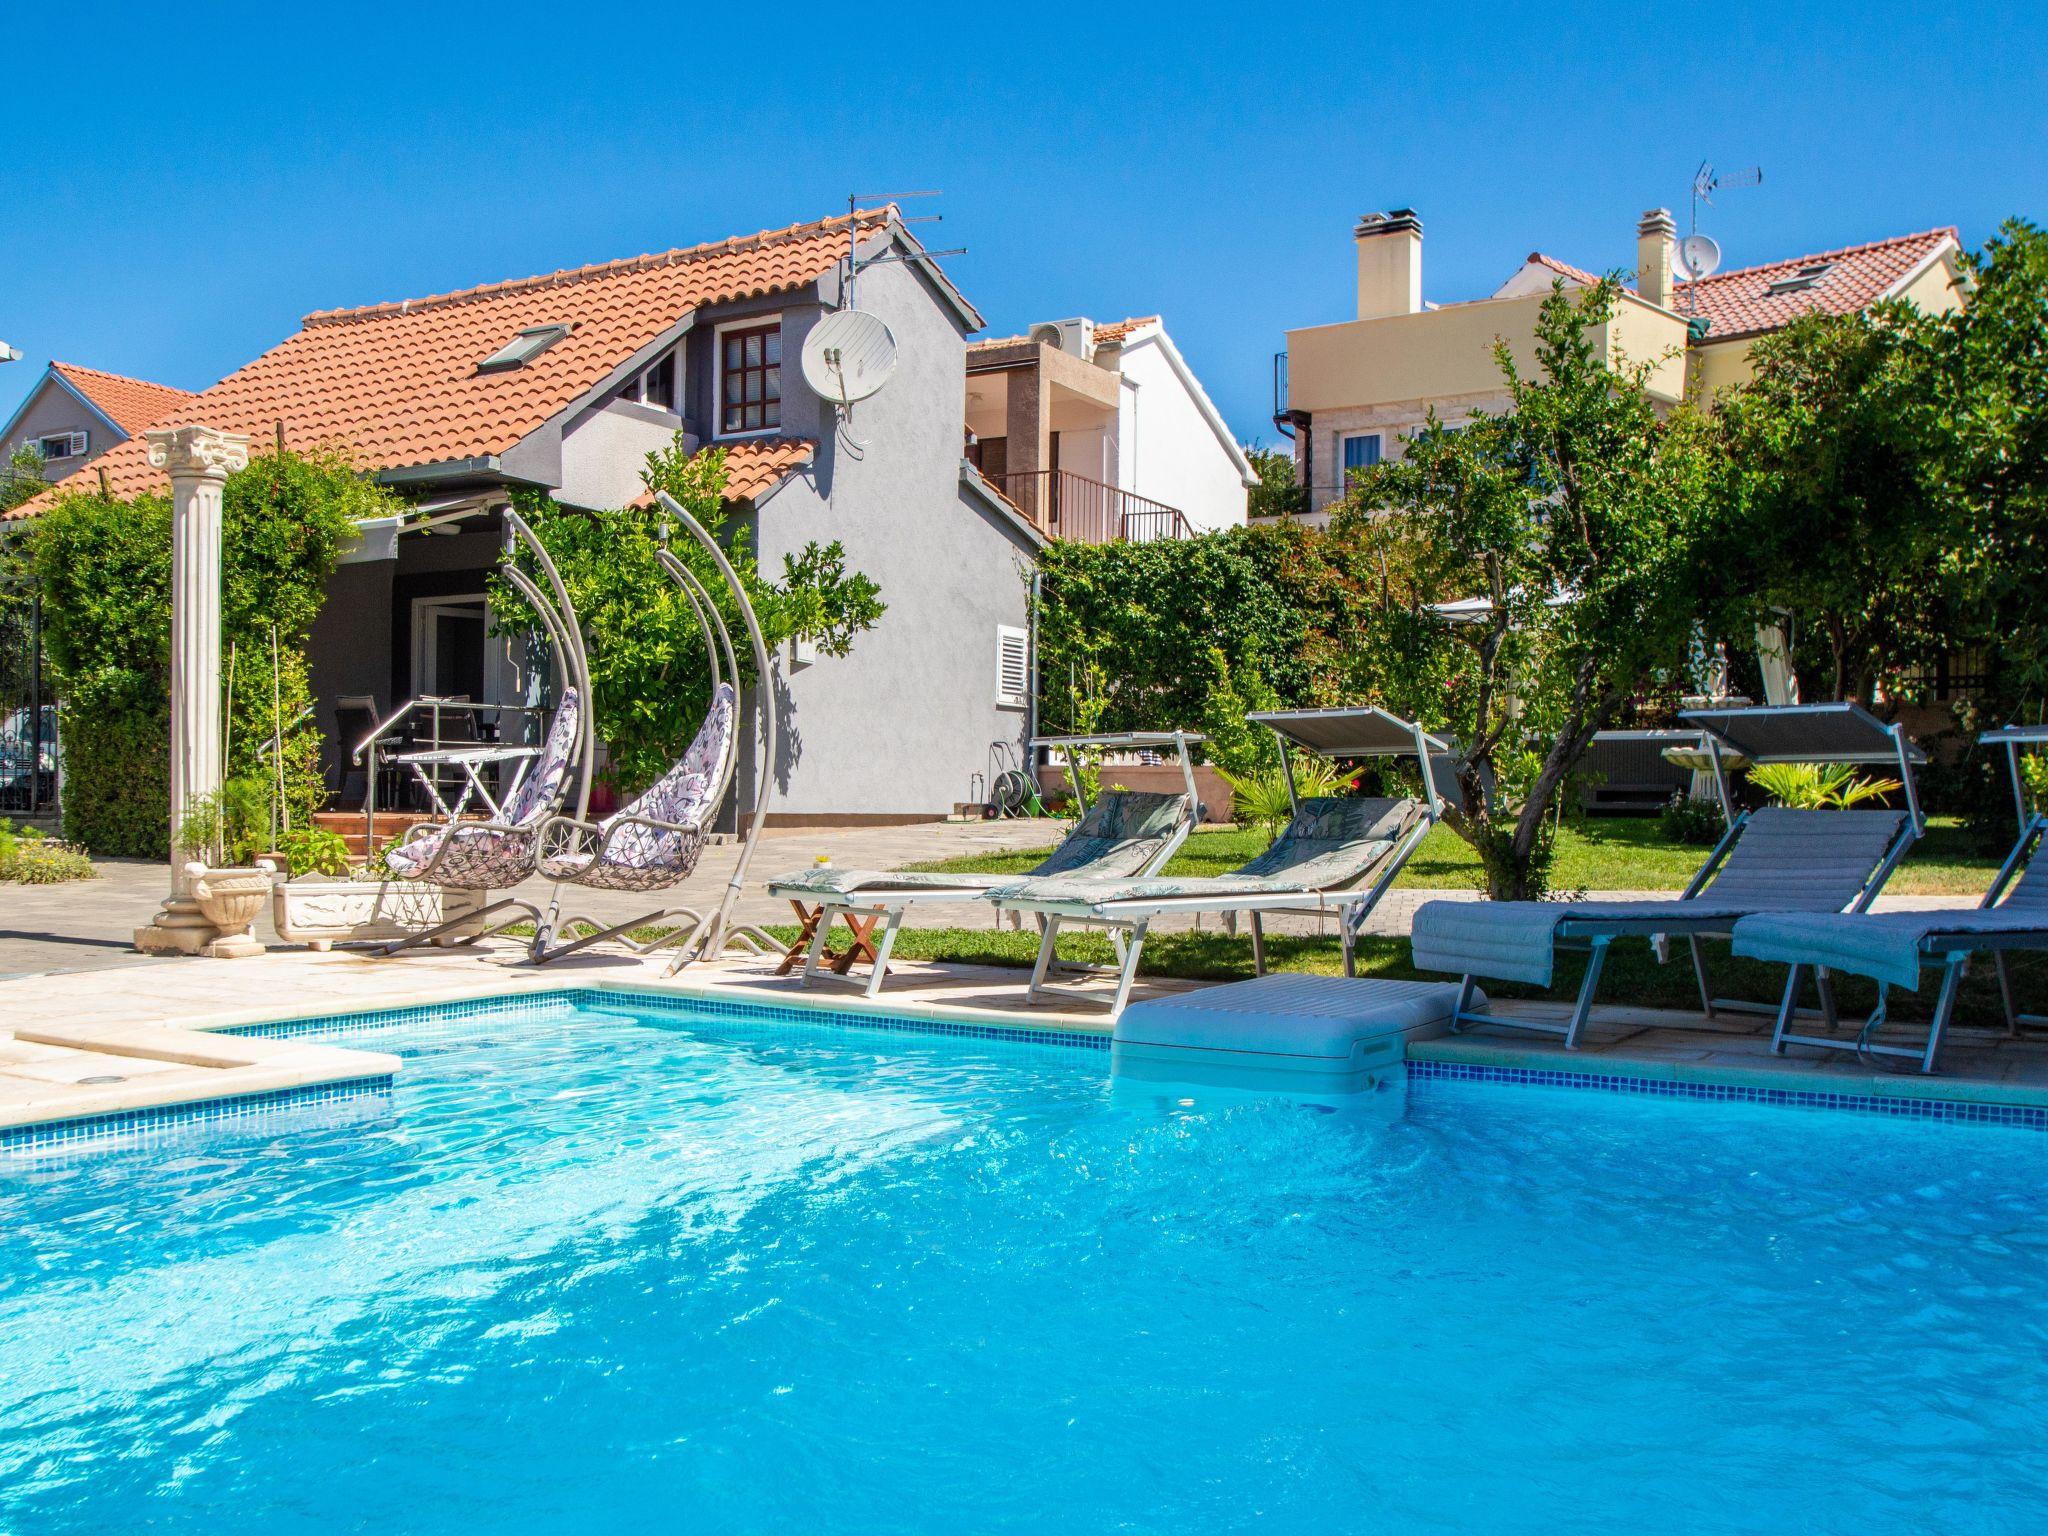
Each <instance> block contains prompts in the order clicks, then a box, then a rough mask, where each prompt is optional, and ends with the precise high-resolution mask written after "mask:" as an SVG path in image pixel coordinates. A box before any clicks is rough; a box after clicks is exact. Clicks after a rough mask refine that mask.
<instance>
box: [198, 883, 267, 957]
mask: <svg viewBox="0 0 2048 1536" xmlns="http://www.w3.org/2000/svg"><path fill="white" fill-rule="evenodd" d="M185 874H186V877H187V879H188V880H189V882H190V889H191V892H192V899H193V900H194V901H196V902H198V903H199V915H200V916H202V917H204V918H205V919H206V920H207V921H208V922H209V923H211V924H213V926H214V927H215V928H216V929H217V930H218V932H216V933H215V935H214V937H213V938H212V939H211V940H210V941H208V942H207V943H206V944H205V945H204V946H203V947H202V948H201V949H200V951H199V952H200V953H201V954H202V955H211V956H213V957H214V958H215V959H216V960H238V959H241V958H243V957H245V956H248V955H260V954H262V953H263V946H262V945H261V944H259V943H258V942H257V941H256V938H255V936H254V935H253V934H251V933H250V932H249V928H250V925H251V924H253V923H254V922H255V921H256V917H257V914H258V913H260V912H262V910H263V903H264V901H265V899H266V898H268V896H269V895H270V883H271V878H272V877H271V873H270V871H269V870H267V869H209V868H207V867H206V866H205V865H204V864H187V865H186V866H185Z"/></svg>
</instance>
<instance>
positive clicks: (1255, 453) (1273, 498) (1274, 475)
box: [1244, 443, 1308, 517]
mask: <svg viewBox="0 0 2048 1536" xmlns="http://www.w3.org/2000/svg"><path fill="white" fill-rule="evenodd" d="M1244 456H1245V458H1246V459H1247V460H1248V461H1249V462H1250V464H1251V466H1252V472H1253V473H1254V474H1256V475H1257V476H1258V477H1259V483H1258V484H1257V485H1255V486H1253V487H1252V488H1251V490H1250V491H1249V492H1248V493H1247V494H1246V496H1245V515H1246V516H1247V517H1297V516H1299V515H1300V514H1301V513H1304V512H1306V511H1307V510H1308V493H1307V492H1306V491H1304V490H1303V489H1302V487H1301V486H1299V485H1297V484H1296V483H1295V480H1294V455H1293V454H1291V453H1289V452H1287V451H1286V450H1285V449H1284V448H1261V447H1260V446H1259V445H1258V444H1257V443H1247V444H1245V447H1244Z"/></svg>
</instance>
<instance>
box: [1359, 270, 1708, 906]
mask: <svg viewBox="0 0 2048 1536" xmlns="http://www.w3.org/2000/svg"><path fill="white" fill-rule="evenodd" d="M1618 293H1619V288H1618V284H1617V283H1616V281H1615V280H1614V279H1613V278H1609V279H1607V280H1606V281H1603V282H1601V283H1600V284H1598V285H1596V286H1595V287H1592V288H1590V289H1586V290H1584V291H1583V293H1582V294H1580V295H1578V296H1576V297H1575V296H1574V295H1572V294H1569V293H1567V292H1566V291H1565V290H1564V289H1563V287H1562V285H1559V286H1558V287H1557V288H1556V289H1555V290H1554V291H1553V292H1552V294H1551V296H1550V297H1549V298H1547V299H1546V300H1544V302H1543V305H1542V308H1541V310H1540V312H1539V317H1538V320H1537V323H1536V357H1537V369H1536V372H1535V373H1534V374H1533V375H1529V376H1525V375H1524V374H1523V373H1522V371H1521V369H1520V368H1519V367H1518V366H1517V364H1516V363H1515V361H1514V358H1513V356H1512V354H1511V353H1510V352H1509V350H1508V348H1507V346H1506V344H1505V343H1498V344H1496V346H1495V349H1494V355H1495V358H1496V360H1497V362H1498V363H1499V366H1500V369H1501V373H1502V376H1503V378H1504V380H1505V382H1506V385H1507V392H1508V396H1509V403H1508V406H1507V408H1506V409H1505V410H1504V411H1502V412H1501V413H1499V414H1497V415H1495V414H1488V413H1484V412H1481V413H1476V414H1475V415H1474V416H1473V418H1472V420H1471V422H1470V424H1469V425H1466V426H1464V427H1462V428H1461V429H1460V430H1458V431H1455V432H1452V431H1447V430H1445V429H1444V427H1443V426H1442V425H1440V424H1439V423H1437V422H1435V421H1434V420H1432V421H1431V422H1430V423H1429V424H1428V425H1427V426H1426V427H1425V428H1424V429H1423V430H1422V431H1421V432H1420V433H1419V434H1418V435H1417V436H1416V437H1415V438H1414V439H1412V440H1411V441H1410V443H1409V444H1408V447H1407V451H1406V454H1405V456H1404V457H1403V458H1402V459H1400V460H1398V461H1395V462H1392V463H1387V464H1382V465H1380V466H1379V467H1377V468H1376V469H1374V470H1371V471H1369V472H1367V473H1365V474H1363V475H1361V476H1359V477H1358V478H1357V480H1356V482H1355V483H1354V485H1353V487H1352V489H1351V491H1350V493H1349V494H1348V495H1347V497H1346V499H1345V502H1344V504H1343V506H1342V508H1341V509H1340V512H1339V514H1338V519H1337V532H1338V533H1339V535H1340V536H1341V537H1344V538H1346V539H1348V540H1350V541H1351V542H1353V543H1354V544H1356V545H1357V546H1358V547H1359V550H1360V553H1361V554H1362V555H1363V556H1364V557H1365V558H1364V562H1363V563H1365V564H1366V565H1367V566H1368V567H1371V566H1377V568H1378V569H1379V571H1380V572H1381V573H1382V581H1383V583H1384V590H1385V593H1386V599H1387V600H1386V601H1385V602H1383V603H1381V604H1380V605H1378V606H1377V607H1376V608H1375V609H1373V610H1371V614H1370V617H1369V620H1368V624H1367V633H1366V634H1364V635H1363V636H1362V637H1361V645H1360V649H1361V651H1362V652H1363V653H1365V655H1366V656H1367V657H1368V658H1369V659H1370V662H1371V664H1372V665H1373V667H1374V668H1375V671H1376V673H1377V675H1376V676H1375V677H1373V678H1372V679H1371V683H1372V685H1373V686H1372V692H1373V694H1374V695H1375V696H1377V697H1378V698H1380V699H1382V700H1384V701H1385V702H1387V703H1388V705H1389V706H1390V707H1392V708H1395V709H1397V710H1402V711H1403V712H1404V713H1411V714H1413V715H1415V716H1416V717H1417V718H1420V719H1423V720H1426V721H1428V722H1430V723H1431V724H1433V725H1442V726H1445V727H1448V729H1449V730H1450V733H1451V734H1452V735H1453V736H1455V737H1456V738H1457V741H1458V743H1459V747H1460V751H1461V753H1462V758H1461V762H1460V765H1459V768H1458V775H1457V777H1458V795H1457V803H1456V804H1455V806H1453V808H1452V814H1451V816H1450V823H1451V825H1452V826H1453V827H1454V828H1455V829H1456V831H1457V832H1458V833H1459V835H1460V836H1462V837H1463V838H1464V839H1465V840H1466V841H1467V842H1469V843H1470V844H1471V845H1472V846H1473V848H1474V849H1475V850H1476V851H1477V852H1478V854H1479V856H1480V860H1481V863H1482V865H1483V866H1484V868H1485V871H1486V879H1487V888H1488V892H1489V894H1491V895H1492V896H1494V897H1495V898H1497V899H1528V898H1534V897H1539V896H1541V895H1542V894H1543V893H1544V891H1545V890H1546V888H1547V884H1548V874H1549V867H1550V860H1551V856H1552V837H1553V833H1554V824H1553V821H1552V818H1551V814H1550V813H1551V810H1552V807H1553V805H1554V804H1555V803H1556V801H1557V799H1558V796H1559V793H1560V790H1561V789H1562V787H1563V785H1564V783H1565V781H1566V778H1567V776H1568V775H1569V774H1570V773H1571V771H1572V769H1573V767H1574V766H1575V765H1576V764H1577V763H1578V761H1579V759H1580V757H1581V756H1582V755H1583V754H1584V752H1585V750H1586V747H1587V745H1588V744H1589V743H1590V742H1591V741H1592V738H1593V735H1594V733H1595V732H1596V731H1598V730H1600V729H1601V728H1603V727H1604V726H1605V725H1607V724H1608V722H1609V721H1610V720H1611V719H1612V718H1613V717H1614V715H1615V713H1616V711H1617V710H1618V709H1619V708H1620V707H1621V706H1622V705H1623V704H1624V703H1625V702H1626V701H1628V700H1629V699H1630V698H1631V697H1632V696H1633V695H1635V694H1636V693H1638V692H1639V691H1642V690H1645V689H1647V688H1649V687H1651V686H1652V685H1654V684H1655V683H1656V682H1657V681H1658V680H1659V678H1660V676H1661V675H1662V674H1663V673H1665V672H1667V671H1668V670H1669V669H1672V668H1675V667H1677V666H1678V665H1679V664H1680V663H1681V661H1682V659H1683V657H1684V654H1685V647H1686V643H1687V641H1688V639H1689V637H1690V635H1691V633H1692V630H1693V627H1694V624H1695V622H1696V620H1697V617H1698V615H1699V614H1700V612H1701V611H1702V599H1703V598H1704V597H1705V596H1706V595H1707V594H1706V593H1705V592H1704V591H1703V590H1702V578H1703V575H1704V573H1703V571H1702V568H1701V567H1700V565H1699V563H1698V560H1697V554H1698V551H1699V547H1700V544H1701V534H1702V529H1703V527H1704V526H1705V525H1706V524H1707V523H1708V522H1709V520H1710V519H1711V516H1712V514H1711V511H1710V510H1709V500H1708V497H1707V494H1706V493H1707V490H1708V485H1709V467H1710V464H1711V458H1710V455H1709V454H1708V452H1707V449H1706V442H1705V434H1704V429H1703V427H1702V426H1701V424H1700V422H1699V421H1698V419H1697V418H1696V417H1695V416H1694V415H1693V414H1692V413H1691V412H1689V411H1685V410H1680V411H1678V412H1676V413H1674V414H1672V415H1670V416H1669V417H1667V416H1665V415H1664V414H1662V413H1661V412H1660V409H1659V407H1658V405H1657V404H1656V402H1654V401H1653V400H1652V398H1651V396H1650V394H1649V390H1648V387H1647V386H1648V380H1649V376H1650V373H1651V371H1652V369H1653V368H1654V366H1655V365H1656V363H1657V361H1659V360H1658V359H1648V360H1644V361H1640V362H1636V361H1629V360H1626V359H1621V360H1617V361H1615V362H1612V363H1610V361H1609V359H1608V357H1607V356H1606V351H1605V345H1604V340H1603V338H1604V337H1605V334H1606V332H1605V325H1606V322H1607V321H1608V320H1609V319H1610V318H1611V317H1612V316H1613V313H1614V310H1615V306H1616V303H1617V302H1618ZM1355 563H1357V562H1354V564H1355ZM1471 598H1478V599H1482V600H1483V604H1482V606H1483V611H1479V612H1474V613H1471V614H1469V622H1461V623H1451V622H1448V621H1447V619H1446V618H1445V617H1444V616H1442V615H1441V614H1439V613H1438V612H1437V611H1436V610H1435V606H1434V605H1437V604H1441V603H1444V602H1447V601H1452V600H1459V599H1471Z"/></svg>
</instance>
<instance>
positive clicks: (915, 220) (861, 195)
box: [840, 190, 967, 309]
mask: <svg viewBox="0 0 2048 1536" xmlns="http://www.w3.org/2000/svg"><path fill="white" fill-rule="evenodd" d="M940 195H941V194H940V193H939V192H936V191H930V190H927V191H923V192H849V193H847V194H846V289H845V299H844V301H843V302H842V304H841V305H840V307H841V308H842V309H852V308H853V289H854V281H855V279H857V278H858V277H859V276H860V274H861V273H863V272H865V271H866V270H867V269H868V268H869V267H880V266H886V265H888V264H889V263H890V262H892V261H895V262H901V261H928V260H930V259H931V258H932V257H934V256H965V255H966V254H967V247H966V246H964V245H956V246H954V247H953V248H952V249H951V250H945V251H918V252H915V253H911V252H907V251H891V252H890V253H889V254H887V255H885V256H870V257H869V258H868V259H867V260H866V261H862V260H861V259H860V249H859V247H860V227H859V221H858V220H857V219H856V218H855V217H854V215H855V214H857V213H858V212H859V211H860V205H861V204H862V203H863V202H870V203H900V202H902V201H903V200H904V199H905V198H906V197H938V196H940ZM896 217H897V222H898V223H902V224H939V223H943V222H944V221H945V217H946V216H945V215H944V214H943V213H919V214H901V213H899V214H898V215H897V216H896Z"/></svg>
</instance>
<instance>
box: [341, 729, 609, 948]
mask: <svg viewBox="0 0 2048 1536" xmlns="http://www.w3.org/2000/svg"><path fill="white" fill-rule="evenodd" d="M582 743H583V701H582V699H581V697H580V696H579V695H578V694H577V692H576V690H575V689H573V688H571V689H569V690H568V691H566V692H565V693H564V694H563V695H562V702H561V704H560V706H559V707H558V708H557V709H556V710H555V721H554V724H553V725H552V726H551V727H550V728H549V730H548V739H547V745H546V746H545V747H544V748H543V749H542V752H541V757H540V762H539V763H538V765H537V766H536V767H535V768H534V770H533V772H531V773H530V774H528V775H527V776H526V779H525V780H524V782H522V783H521V784H520V786H519V789H518V791H517V792H516V793H515V794H514V795H513V796H512V798H511V799H510V800H508V801H506V802H505V806H504V814H503V815H502V817H500V818H499V819H498V820H495V821H469V820H461V819H455V818H449V819H443V820H437V821H423V822H419V823H416V824H415V825H414V826H412V827H411V828H409V829H408V830H407V832H406V834H405V836H404V837H403V838H401V839H400V840H399V841H397V842H395V843H393V844H392V845H391V846H390V847H389V848H386V849H385V850H384V865H385V868H386V869H388V870H389V871H390V872H391V875H392V877H393V878H394V879H398V880H409V881H413V882H415V883H418V884H423V885H439V886H446V887H448V888H449V889H451V890H458V891H495V890H502V889H504V888H506V887H508V886H514V885H517V884H519V883H520V882H521V881H522V880H525V879H526V878H527V877H528V876H530V875H532V874H534V873H535V870H536V866H537V863H538V860H539V853H540V832H541V827H542V825H543V824H545V823H546V822H547V821H548V820H549V819H550V818H552V817H553V816H554V814H555V813H556V812H557V811H558V810H560V809H561V807H562V801H563V799H564V798H565V796H566V795H567V793H568V788H569V784H570V782H571V780H572V778H573V776H574V769H575V766H576V759H577V752H578V749H579V748H580V747H581V745H582ZM508 909H517V911H518V913H519V914H520V915H519V916H515V917H510V918H507V919H505V920H504V921H503V922H500V923H496V924H494V925H492V926H491V927H489V928H487V929H482V930H478V931H476V932H473V933H466V934H465V936H464V938H463V940H462V942H464V943H468V944H473V943H475V942H476V941H477V940H479V939H482V938H487V937H489V935H491V934H493V933H498V932H501V931H503V930H504V929H505V928H508V927H510V926H511V925H512V924H513V923H517V922H535V923H537V922H539V921H540V920H541V910H540V908H539V907H538V906H536V905H535V904H534V903H532V902H530V901H524V900H520V899H519V898H516V897H510V896H508V897H505V898H503V899H502V900H499V901H495V902H492V903H490V904H489V905H487V906H484V907H481V908H479V909H478V910H476V911H474V912H470V913H467V914H465V915H464V916H462V917H460V918H457V919H453V920H451V921H450V922H448V923H444V924H440V925H437V926H436V927H433V928H430V929H428V930H427V931H426V932H424V933H418V934H410V935H408V936H407V937H405V938H403V939H400V940H397V941H395V942H393V943H390V944H387V945H384V946H383V947H382V948H380V949H379V950H377V951H376V952H377V953H378V954H383V955H394V954H397V953H398V952H399V951H400V950H404V949H411V948H414V947H416V946H418V945H420V944H425V943H431V942H435V941H437V940H439V939H441V938H443V937H445V936H446V935H447V934H448V933H451V932H453V931H454V930H455V929H457V928H464V929H467V928H470V927H471V926H473V925H474V924H476V923H478V922H480V921H481V920H482V919H484V918H486V917H488V916H490V915H491V914H492V913H495V912H502V911H506V910H508Z"/></svg>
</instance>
